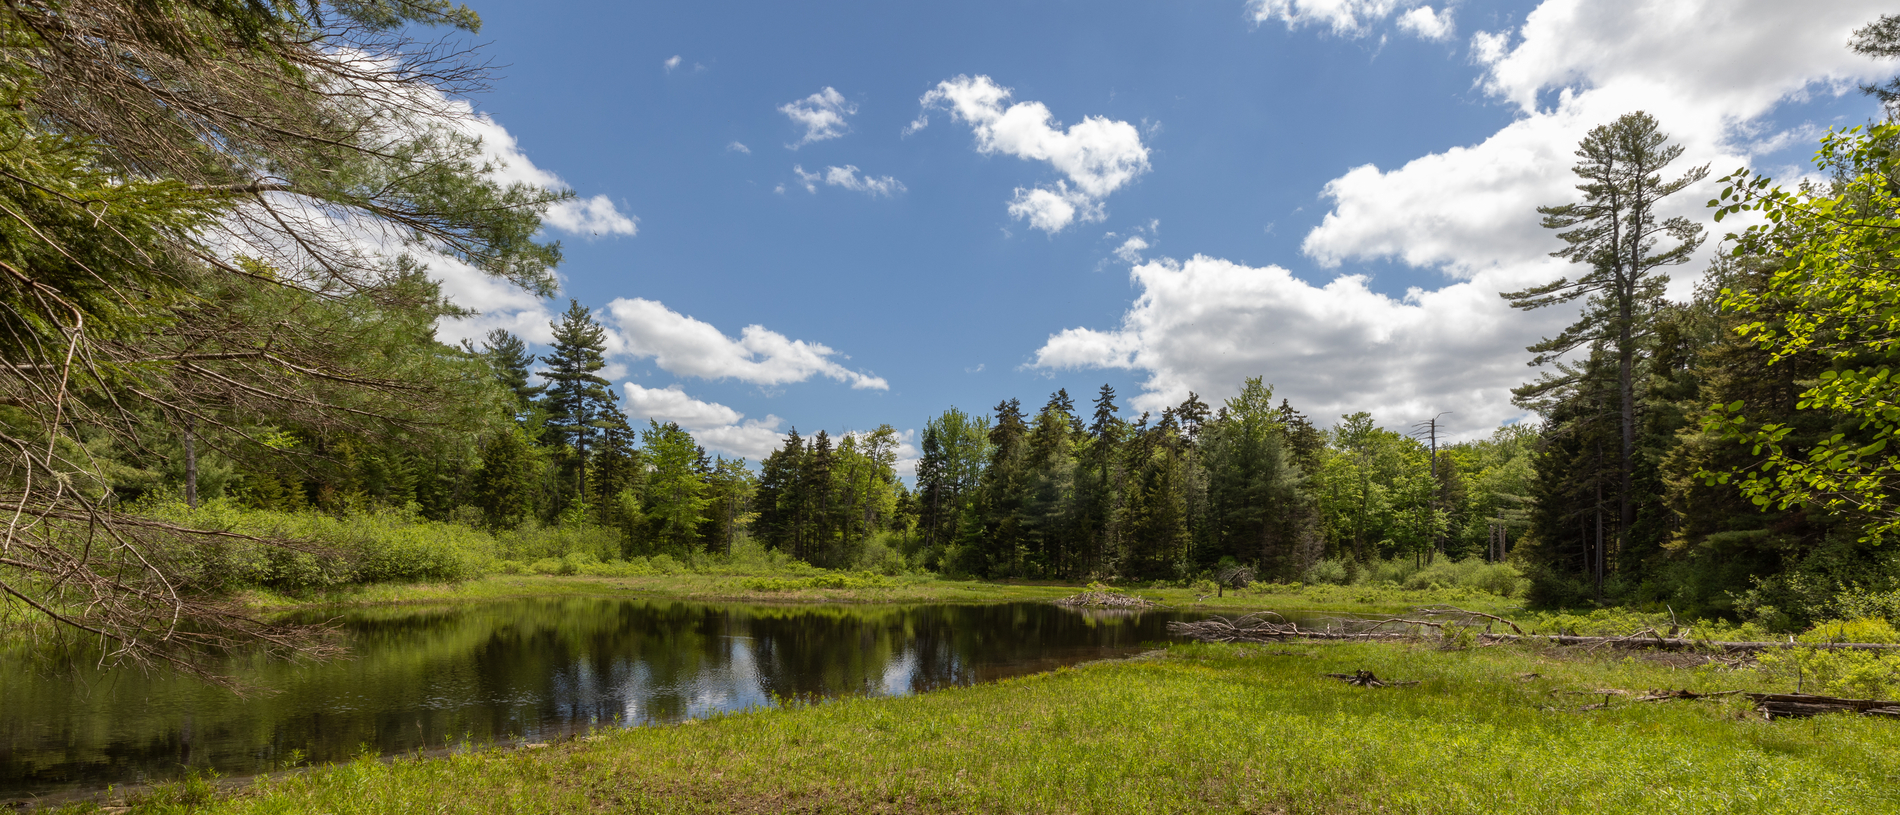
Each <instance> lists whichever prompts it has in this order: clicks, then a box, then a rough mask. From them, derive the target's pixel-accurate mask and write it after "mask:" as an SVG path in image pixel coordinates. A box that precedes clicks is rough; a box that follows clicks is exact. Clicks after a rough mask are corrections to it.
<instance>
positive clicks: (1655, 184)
mask: <svg viewBox="0 0 1900 815" xmlns="http://www.w3.org/2000/svg"><path fill="white" fill-rule="evenodd" d="M1668 141H1669V138H1668V137H1667V136H1665V135H1663V133H1662V132H1661V131H1660V130H1659V129H1658V128H1657V123H1656V120H1655V119H1654V118H1653V117H1651V116H1650V115H1649V114H1647V113H1643V112H1640V111H1639V112H1636V113H1630V114H1626V115H1624V116H1622V117H1621V118H1618V119H1617V120H1616V121H1615V122H1612V123H1610V124H1607V125H1602V126H1599V127H1597V128H1594V129H1592V130H1591V131H1590V133H1589V135H1587V136H1585V137H1584V139H1583V142H1582V143H1581V144H1580V145H1579V146H1578V148H1577V157H1578V158H1580V159H1582V161H1581V162H1579V163H1578V164H1577V165H1576V166H1575V167H1573V168H1572V170H1573V171H1574V172H1575V173H1576V174H1577V176H1578V177H1580V178H1582V179H1583V181H1584V183H1582V184H1579V185H1578V186H1577V189H1578V190H1580V191H1582V193H1583V200H1582V201H1580V202H1576V203H1570V204H1561V205H1557V206H1547V207H1539V208H1538V210H1537V211H1538V212H1540V213H1543V215H1544V226H1545V227H1546V228H1549V229H1558V230H1564V231H1561V232H1559V233H1558V234H1557V237H1558V238H1560V239H1561V240H1563V242H1564V244H1565V247H1564V248H1563V249H1561V250H1558V251H1556V252H1553V253H1551V254H1552V255H1553V256H1555V257H1561V258H1564V259H1566V260H1569V261H1570V262H1572V263H1578V264H1583V265H1584V266H1585V267H1587V268H1588V271H1587V272H1585V273H1583V274H1582V275H1580V276H1578V277H1577V278H1575V279H1571V278H1568V277H1564V278H1559V279H1557V280H1555V281H1553V282H1550V283H1546V284H1544V285H1541V286H1533V287H1531V288H1528V289H1525V290H1523V291H1517V292H1506V293H1504V295H1503V296H1504V298H1505V299H1506V300H1508V301H1510V303H1511V306H1512V307H1513V308H1518V309H1524V310H1530V309H1538V308H1544V307H1547V306H1553V305H1559V304H1563V303H1569V302H1572V301H1574V300H1577V299H1579V298H1587V299H1585V306H1584V314H1583V316H1582V318H1580V319H1579V320H1578V321H1577V322H1576V323H1574V324H1572V325H1571V326H1570V327H1569V328H1566V329H1564V331H1563V332H1562V333H1560V334H1558V335H1557V336H1556V337H1551V338H1546V339H1545V340H1544V341H1542V342H1540V343H1538V344H1536V345H1533V346H1531V347H1530V348H1529V349H1528V350H1529V351H1530V352H1531V353H1533V354H1536V355H1537V356H1536V357H1535V358H1533V359H1532V361H1531V364H1533V365H1544V364H1547V363H1550V362H1553V361H1556V360H1558V359H1559V358H1560V357H1563V356H1564V355H1566V354H1569V353H1571V352H1573V351H1575V350H1577V349H1579V348H1592V349H1596V348H1601V349H1603V350H1604V351H1605V352H1607V353H1609V354H1611V355H1612V359H1614V361H1615V364H1616V393H1617V406H1618V412H1619V423H1618V426H1619V431H1620V432H1619V440H1620V441H1619V446H1618V450H1617V458H1616V467H1617V470H1616V471H1617V473H1618V475H1619V479H1618V483H1617V484H1615V485H1614V488H1613V493H1614V498H1615V501H1616V506H1617V512H1616V516H1615V519H1616V523H1615V527H1616V530H1617V535H1618V537H1619V540H1620V539H1621V537H1622V536H1623V535H1626V534H1627V533H1628V531H1629V530H1630V529H1631V528H1632V527H1633V526H1634V525H1635V522H1636V503H1635V495H1634V493H1633V486H1634V481H1633V478H1634V475H1635V471H1636V432H1637V421H1638V417H1637V413H1638V405H1637V398H1636V397H1637V393H1636V382H1637V379H1638V377H1639V376H1640V372H1639V368H1640V366H1641V365H1642V363H1643V360H1642V359H1641V354H1642V347H1643V343H1644V341H1645V340H1646V339H1647V338H1648V337H1649V335H1650V333H1651V330H1652V328H1653V326H1654V324H1655V319H1656V315H1657V314H1658V312H1659V310H1660V308H1661V304H1662V302H1663V300H1662V294H1663V289H1664V287H1665V286H1666V285H1667V284H1668V282H1669V277H1668V275H1666V274H1662V273H1660V272H1659V271H1658V270H1659V269H1661V268H1662V267H1665V266H1673V265H1678V264H1681V263H1686V262H1688V260H1689V257H1690V255H1692V254H1693V253H1694V252H1695V250H1696V247H1698V246H1700V245H1701V244H1702V227H1701V226H1700V225H1698V224H1695V223H1693V222H1691V221H1689V220H1688V219H1687V218H1681V217H1676V218H1669V219H1660V218H1659V217H1658V216H1657V214H1656V207H1657V205H1658V204H1659V202H1661V201H1662V199H1664V198H1667V197H1668V196H1670V195H1673V194H1675V193H1677V192H1680V191H1682V190H1683V189H1684V188H1686V187H1688V186H1689V185H1691V184H1694V183H1695V182H1697V181H1700V180H1702V179H1703V178H1705V177H1707V175H1708V167H1707V166H1703V167H1697V168H1694V169H1691V170H1689V171H1688V172H1687V173H1685V174H1683V175H1682V176H1681V177H1679V178H1676V179H1675V180H1673V181H1667V182H1665V181H1663V178H1662V175H1661V173H1662V171H1663V169H1664V168H1665V167H1667V166H1668V165H1669V164H1670V163H1671V162H1673V161H1675V160H1676V158H1677V157H1679V156H1681V155H1682V150H1683V148H1682V146H1681V145H1667V143H1668ZM1666 145H1667V146H1666ZM1665 236H1667V237H1668V238H1670V239H1672V240H1674V241H1675V245H1674V246H1670V247H1668V248H1666V249H1660V251H1659V248H1658V246H1657V241H1658V240H1659V239H1660V238H1662V237H1665ZM1558 370H1559V372H1560V373H1559V374H1558V375H1554V376H1553V375H1549V374H1547V375H1546V376H1545V377H1544V378H1543V379H1541V380H1540V381H1538V382H1535V383H1532V384H1530V385H1526V386H1524V387H1522V388H1519V389H1518V390H1517V391H1516V394H1517V396H1518V399H1519V401H1520V403H1523V404H1532V403H1537V402H1538V401H1539V400H1541V399H1543V398H1545V397H1546V396H1547V395H1548V394H1550V393H1551V392H1552V391H1556V390H1562V389H1565V388H1568V387H1570V386H1572V385H1574V384H1575V382H1576V373H1575V371H1574V370H1573V369H1570V368H1568V367H1563V366H1559V369H1558ZM1602 561H1603V557H1602V555H1601V554H1599V564H1598V571H1599V572H1601V570H1602V568H1603V567H1602Z"/></svg>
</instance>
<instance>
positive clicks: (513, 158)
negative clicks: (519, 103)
mask: <svg viewBox="0 0 1900 815" xmlns="http://www.w3.org/2000/svg"><path fill="white" fill-rule="evenodd" d="M461 104H463V105H466V104H467V103H466V102H463V103H461ZM456 125H457V126H458V127H460V128H461V129H462V130H463V131H465V132H467V133H469V134H470V135H473V136H476V137H479V138H480V139H481V140H482V157H483V158H484V159H486V160H487V162H488V166H489V173H488V175H489V177H490V178H493V179H495V180H496V181H497V182H500V183H502V184H512V183H517V182H520V183H527V184H533V185H536V186H539V187H545V188H547V189H550V190H568V189H572V188H571V187H569V186H568V183H567V182H566V181H563V180H561V177H560V176H558V175H555V174H554V173H551V172H549V171H547V170H543V169H541V168H540V167H536V166H535V164H534V162H532V161H529V160H528V156H527V154H526V153H524V152H522V150H521V145H520V144H519V143H517V142H516V141H515V137H514V135H513V134H511V133H509V132H508V129H507V128H504V127H502V126H501V124H500V123H499V122H496V121H495V120H494V119H493V118H490V117H489V116H488V115H487V114H485V113H476V112H474V111H473V110H472V109H470V110H469V111H468V112H467V116H466V118H464V119H462V120H460V121H458V122H456ZM635 221H636V219H635V218H633V217H631V216H628V215H624V214H622V213H621V212H620V211H619V209H618V208H616V207H615V206H614V203H613V201H612V200H611V199H609V198H608V197H607V196H605V195H596V196H593V197H592V198H573V199H569V200H567V201H562V202H561V203H559V204H555V205H554V206H552V207H550V208H549V209H548V212H547V214H546V215H545V216H543V218H542V223H543V224H544V225H546V226H549V227H552V228H554V229H557V230H560V231H562V232H568V233H571V234H574V235H581V236H592V235H594V234H596V233H598V234H606V235H633V234H635V233H637V232H638V231H639V227H638V226H637V225H636V224H635Z"/></svg>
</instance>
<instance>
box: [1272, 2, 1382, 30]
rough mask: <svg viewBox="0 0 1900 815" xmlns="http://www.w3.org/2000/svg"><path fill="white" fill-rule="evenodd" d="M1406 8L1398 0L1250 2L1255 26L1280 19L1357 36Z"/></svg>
mask: <svg viewBox="0 0 1900 815" xmlns="http://www.w3.org/2000/svg"><path fill="white" fill-rule="evenodd" d="M1407 5H1411V3H1401V2H1398V0H1248V3H1247V11H1248V13H1249V14H1251V15H1252V16H1253V21H1254V22H1255V23H1264V22H1267V21H1268V20H1273V19H1278V20H1280V21H1281V22H1283V23H1286V27H1287V28H1299V27H1301V26H1305V25H1324V26H1326V27H1328V28H1331V29H1332V31H1333V33H1334V34H1338V35H1341V36H1346V37H1358V36H1363V35H1365V34H1366V33H1367V31H1368V30H1369V29H1370V28H1371V26H1372V24H1373V23H1374V22H1377V21H1379V20H1383V19H1385V18H1386V17H1388V16H1391V14H1392V12H1393V11H1396V10H1397V9H1399V8H1401V7H1402V6H1407Z"/></svg>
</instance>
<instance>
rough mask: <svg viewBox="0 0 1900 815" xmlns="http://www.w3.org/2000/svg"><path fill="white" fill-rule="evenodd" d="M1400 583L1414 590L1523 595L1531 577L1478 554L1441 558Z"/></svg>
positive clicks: (1503, 595) (1403, 586) (1505, 564)
mask: <svg viewBox="0 0 1900 815" xmlns="http://www.w3.org/2000/svg"><path fill="white" fill-rule="evenodd" d="M1399 585H1400V587H1402V588H1405V589H1409V590H1413V591H1418V590H1423V589H1454V588H1456V589H1469V590H1471V591H1482V592H1488V593H1490V594H1495V595H1498V596H1499V597H1519V596H1522V595H1523V593H1524V590H1525V589H1526V588H1527V587H1528V585H1529V581H1528V580H1525V579H1524V575H1523V573H1522V572H1519V571H1518V570H1517V568H1516V567H1514V566H1511V565H1510V564H1507V563H1487V562H1485V561H1483V560H1481V559H1478V558H1467V559H1465V560H1458V561H1454V560H1452V559H1451V558H1439V559H1437V560H1435V561H1433V562H1432V563H1431V564H1430V565H1428V566H1426V567H1424V568H1422V569H1418V570H1417V571H1414V572H1412V573H1411V574H1410V575H1407V576H1406V577H1405V579H1404V580H1402V581H1399Z"/></svg>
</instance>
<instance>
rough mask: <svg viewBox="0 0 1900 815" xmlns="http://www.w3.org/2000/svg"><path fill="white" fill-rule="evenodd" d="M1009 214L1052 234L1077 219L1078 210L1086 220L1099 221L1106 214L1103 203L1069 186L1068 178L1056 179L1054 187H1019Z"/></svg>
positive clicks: (1011, 201)
mask: <svg viewBox="0 0 1900 815" xmlns="http://www.w3.org/2000/svg"><path fill="white" fill-rule="evenodd" d="M1009 214H1010V217H1012V218H1015V219H1016V220H1019V221H1028V222H1029V225H1030V226H1032V227H1035V228H1037V229H1040V230H1042V231H1044V232H1048V233H1051V234H1054V233H1056V232H1061V231H1062V230H1063V229H1064V228H1066V227H1067V226H1068V225H1069V224H1071V223H1073V222H1074V221H1075V218H1076V216H1077V215H1078V214H1079V215H1081V216H1082V220H1084V221H1099V220H1102V218H1103V217H1105V214H1104V213H1103V211H1102V205H1101V204H1098V203H1095V202H1094V201H1092V200H1090V199H1089V197H1088V196H1086V195H1083V194H1081V193H1080V192H1077V191H1075V190H1071V189H1069V185H1068V182H1066V181H1058V182H1056V186H1055V189H1047V188H1044V187H1037V188H1035V189H1024V188H1022V187H1017V188H1016V197H1014V198H1011V199H1010V201H1009Z"/></svg>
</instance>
